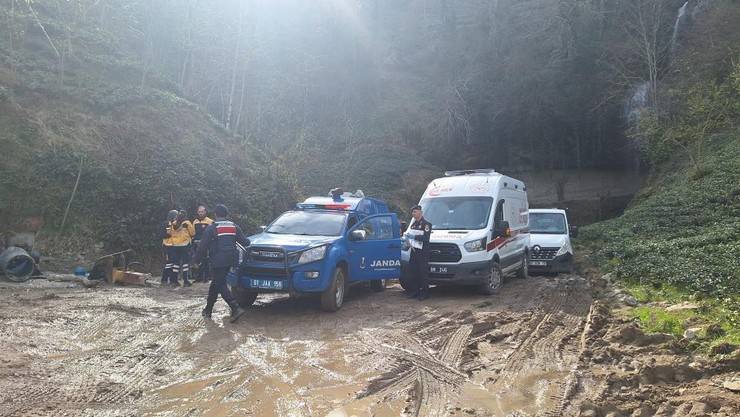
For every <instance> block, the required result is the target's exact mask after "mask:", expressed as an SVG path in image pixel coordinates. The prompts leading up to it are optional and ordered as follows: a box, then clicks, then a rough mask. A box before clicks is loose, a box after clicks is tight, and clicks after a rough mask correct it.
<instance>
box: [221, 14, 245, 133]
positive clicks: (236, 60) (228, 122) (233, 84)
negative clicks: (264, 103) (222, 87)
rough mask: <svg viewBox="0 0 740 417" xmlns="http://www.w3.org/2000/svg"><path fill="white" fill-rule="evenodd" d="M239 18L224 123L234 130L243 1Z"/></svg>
mask: <svg viewBox="0 0 740 417" xmlns="http://www.w3.org/2000/svg"><path fill="white" fill-rule="evenodd" d="M239 4H240V5H239V19H238V23H237V25H238V27H237V35H236V47H235V48H234V62H233V64H232V66H231V88H230V89H229V99H228V100H229V104H228V108H227V109H226V122H225V123H224V124H225V126H226V128H227V129H229V130H233V129H232V128H233V126H232V125H231V119H232V114H233V112H234V94H235V92H236V73H237V69H238V68H239V55H240V53H241V46H242V8H241V3H239Z"/></svg>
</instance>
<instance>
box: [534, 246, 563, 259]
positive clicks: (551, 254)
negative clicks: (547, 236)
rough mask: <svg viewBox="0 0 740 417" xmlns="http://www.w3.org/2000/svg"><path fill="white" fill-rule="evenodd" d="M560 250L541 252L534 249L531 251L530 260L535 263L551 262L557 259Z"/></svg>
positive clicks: (550, 249) (543, 249)
mask: <svg viewBox="0 0 740 417" xmlns="http://www.w3.org/2000/svg"><path fill="white" fill-rule="evenodd" d="M558 249H560V248H540V250H539V251H537V250H534V249H532V250H530V251H529V259H531V260H533V261H550V260H552V259H554V258H555V254H556V253H557V252H558Z"/></svg>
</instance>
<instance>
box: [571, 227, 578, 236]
mask: <svg viewBox="0 0 740 417" xmlns="http://www.w3.org/2000/svg"><path fill="white" fill-rule="evenodd" d="M570 237H578V226H570Z"/></svg>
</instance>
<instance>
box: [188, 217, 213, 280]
mask: <svg viewBox="0 0 740 417" xmlns="http://www.w3.org/2000/svg"><path fill="white" fill-rule="evenodd" d="M197 214H198V217H196V218H195V220H193V226H194V227H195V236H193V255H195V252H197V251H198V246H199V245H200V241H201V239H203V232H205V231H206V228H207V227H208V226H210V225H211V224H213V220H212V219H211V218H210V217H208V209H206V206H204V205H200V206H198V211H197ZM193 265H198V273H197V275H196V276H195V279H194V281H195V282H208V281H210V279H211V277H210V266H209V265H208V255H206V257H205V258H203V260H202V261H201V262H200V264H196V263H194V264H193Z"/></svg>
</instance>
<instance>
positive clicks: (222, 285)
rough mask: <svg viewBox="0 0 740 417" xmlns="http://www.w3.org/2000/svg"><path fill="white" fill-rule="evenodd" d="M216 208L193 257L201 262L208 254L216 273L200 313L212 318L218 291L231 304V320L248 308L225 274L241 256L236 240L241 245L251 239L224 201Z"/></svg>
mask: <svg viewBox="0 0 740 417" xmlns="http://www.w3.org/2000/svg"><path fill="white" fill-rule="evenodd" d="M214 211H215V213H216V221H215V222H213V224H211V225H210V226H208V227H207V228H206V230H205V231H204V232H203V238H202V239H201V241H200V245H199V246H198V251H197V252H196V253H195V258H194V262H200V261H201V260H203V259H204V258H205V257H206V255H208V256H209V257H210V263H211V272H212V274H213V280H212V281H211V285H210V287H208V298H206V306H205V308H204V309H203V311H202V312H201V314H202V316H203V317H205V318H207V319H210V318H211V314H212V313H213V306H214V304H216V300H217V299H218V295H219V294H221V298H223V299H224V301H225V302H226V304H228V305H229V307H230V308H231V317H230V319H229V320H230V321H231V322H232V323H233V322H235V321H237V320H238V319H239V317H241V316H242V315H243V314H244V313H245V311H244V309H243V308H241V307H240V306H239V304H238V303H237V302H236V300H235V299H234V297H233V296H232V295H231V291H229V287H228V285H227V284H226V275H227V274H228V273H229V270H231V268H232V267H234V266H236V263H237V261H238V260H239V256H238V253H237V248H236V243H237V242H238V243H239V244H241V245H242V246H244V247H247V246H249V244H250V242H249V239H247V237H246V236H245V235H244V233H243V232H242V229H241V228H240V227H239V226H237V225H236V224H235V223H234V222H232V221H230V220H228V219H227V218H226V217H227V216H228V215H229V210H228V208H226V206H225V205H223V204H219V205H217V206H216V208H215V210H214Z"/></svg>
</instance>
